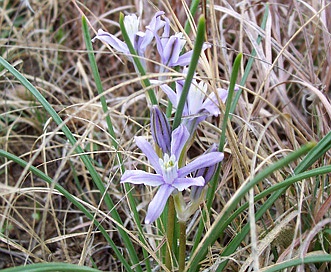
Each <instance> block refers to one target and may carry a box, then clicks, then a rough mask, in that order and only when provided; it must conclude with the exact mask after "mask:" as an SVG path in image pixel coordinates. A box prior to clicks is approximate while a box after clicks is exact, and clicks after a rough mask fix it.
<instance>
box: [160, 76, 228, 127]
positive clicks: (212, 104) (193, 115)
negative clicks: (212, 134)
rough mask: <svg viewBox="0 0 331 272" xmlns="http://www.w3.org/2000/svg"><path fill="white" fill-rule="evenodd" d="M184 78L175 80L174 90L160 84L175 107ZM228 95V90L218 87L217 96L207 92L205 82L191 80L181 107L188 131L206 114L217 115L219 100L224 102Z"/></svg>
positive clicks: (206, 115) (205, 116)
mask: <svg viewBox="0 0 331 272" xmlns="http://www.w3.org/2000/svg"><path fill="white" fill-rule="evenodd" d="M183 86H184V80H177V81H176V91H174V90H172V89H171V88H170V87H169V86H168V85H166V84H163V85H161V86H160V87H161V89H162V90H163V91H164V92H165V93H166V94H167V96H168V98H169V100H170V101H171V103H172V104H173V105H174V107H175V108H176V107H177V105H178V102H179V99H180V96H181V94H182V89H183ZM227 97H228V90H225V89H222V88H218V89H217V96H216V94H215V93H214V92H212V93H211V94H209V95H208V94H207V84H206V83H204V82H203V81H200V82H199V83H198V82H197V81H196V80H194V79H193V80H192V84H191V86H190V90H189V93H188V96H187V99H186V103H185V106H184V109H183V117H184V119H183V123H184V124H185V125H186V127H187V129H188V130H189V132H190V133H193V132H194V130H195V129H196V127H197V125H198V124H199V123H200V122H202V121H203V120H205V119H206V118H207V117H208V116H211V115H213V116H218V115H219V114H220V113H221V111H220V106H219V100H220V101H222V102H223V103H225V101H226V99H227Z"/></svg>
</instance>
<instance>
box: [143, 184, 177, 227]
mask: <svg viewBox="0 0 331 272" xmlns="http://www.w3.org/2000/svg"><path fill="white" fill-rule="evenodd" d="M173 190H175V188H174V187H172V186H170V185H168V184H164V185H161V186H160V188H159V190H158V191H157V193H156V195H155V196H154V198H153V200H152V201H151V203H149V206H148V210H147V215H146V218H145V223H146V224H151V223H153V222H154V221H155V220H156V219H157V218H158V217H159V216H160V215H161V213H162V212H163V209H164V206H165V205H166V203H167V200H168V198H169V196H170V195H171V193H172V192H173Z"/></svg>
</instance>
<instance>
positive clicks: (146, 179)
mask: <svg viewBox="0 0 331 272" xmlns="http://www.w3.org/2000/svg"><path fill="white" fill-rule="evenodd" d="M121 183H132V184H144V185H149V186H160V185H161V184H163V183H164V180H163V178H162V176H160V175H159V174H152V173H147V172H145V171H142V170H127V171H125V172H124V174H123V176H122V178H121Z"/></svg>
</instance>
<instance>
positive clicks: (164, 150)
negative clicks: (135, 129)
mask: <svg viewBox="0 0 331 272" xmlns="http://www.w3.org/2000/svg"><path fill="white" fill-rule="evenodd" d="M120 25H121V30H122V34H123V38H124V41H122V40H120V39H119V38H117V37H115V36H114V35H112V34H110V33H108V32H105V31H103V30H101V29H100V30H99V31H98V33H97V35H96V36H95V37H94V39H93V40H92V41H95V40H96V39H98V40H101V41H103V42H105V43H107V44H109V45H110V46H111V47H112V48H113V49H115V50H116V51H118V52H119V53H122V54H124V55H125V57H126V58H127V59H128V60H129V61H132V62H133V63H134V67H135V69H136V72H137V74H139V75H146V72H148V71H146V69H147V65H146V60H147V58H146V56H145V52H146V49H147V47H151V48H152V50H153V46H154V52H155V53H158V54H159V59H160V60H161V63H160V66H159V69H158V71H159V72H160V73H162V72H164V69H165V67H176V69H177V70H179V71H180V70H182V75H184V79H179V80H176V81H175V87H174V89H172V87H171V86H169V85H167V84H166V83H164V82H165V81H163V80H164V79H165V78H164V77H162V76H159V77H158V80H154V81H152V82H154V83H157V84H156V85H158V86H160V89H161V90H162V92H163V93H165V94H166V96H167V98H168V101H169V103H172V104H173V105H174V110H173V111H174V113H175V119H174V122H173V124H172V125H171V124H170V121H169V118H168V117H167V116H166V114H165V113H164V112H163V111H162V106H159V105H158V102H159V101H157V100H156V96H155V93H154V91H153V92H152V93H151V92H149V93H147V96H148V97H147V101H148V102H150V103H149V104H150V105H149V106H150V113H151V114H150V116H151V119H150V124H151V134H152V139H153V141H154V146H153V145H152V144H151V143H149V142H148V141H147V140H146V139H145V138H144V137H142V136H138V137H135V142H136V145H137V146H138V147H139V148H140V150H141V151H142V152H143V153H144V154H145V155H146V157H147V159H148V161H149V163H150V165H151V166H152V168H153V169H154V171H155V172H153V173H150V172H146V171H143V170H126V171H125V172H124V173H123V175H122V177H121V183H131V184H144V185H149V186H156V187H158V190H157V192H156V194H155V196H154V197H153V199H152V201H151V202H150V203H149V205H148V209H147V214H146V217H145V223H146V224H152V223H153V222H154V221H155V220H156V219H158V218H159V217H160V215H161V214H162V212H163V210H164V208H165V206H166V204H167V201H168V199H169V198H170V197H171V198H173V200H174V201H173V202H172V203H174V205H172V208H173V209H176V214H177V219H178V222H179V223H180V224H182V225H180V226H181V228H182V226H184V233H185V228H186V225H185V224H186V221H187V220H189V218H190V216H191V215H192V214H193V213H194V212H195V211H196V210H197V209H198V207H199V205H200V203H201V201H203V199H204V195H205V194H204V192H205V188H206V185H207V183H208V182H209V181H210V180H211V178H212V176H213V175H214V173H215V172H216V168H217V166H218V164H219V163H220V162H221V161H222V160H223V158H224V154H223V152H221V151H219V150H218V149H217V146H216V145H215V144H212V146H211V147H210V148H209V149H207V151H206V152H205V153H203V154H201V155H200V156H197V157H196V158H194V159H192V158H190V160H189V162H188V163H187V159H188V158H187V151H188V150H189V148H190V146H191V145H192V143H193V142H194V135H195V132H196V130H197V128H198V126H199V123H201V122H202V121H205V120H206V119H207V117H208V116H217V115H219V114H220V113H221V112H220V103H222V102H223V103H224V102H225V101H226V99H227V96H228V91H227V90H225V89H221V88H218V89H217V92H215V93H214V92H208V87H207V86H208V85H207V84H206V83H205V82H203V81H199V82H198V80H196V79H193V77H194V74H195V69H196V67H197V65H198V60H199V56H200V54H201V52H203V51H204V50H206V49H207V48H209V47H210V45H209V44H207V43H204V42H203V37H204V32H205V21H204V18H203V17H200V19H199V23H198V33H197V41H196V43H195V46H194V49H193V50H189V51H187V52H183V51H184V49H185V44H186V40H185V39H184V34H183V33H180V32H179V33H175V34H171V28H170V21H169V19H168V18H166V17H165V13H164V12H163V11H158V12H156V14H155V15H154V16H153V18H152V19H151V22H150V23H149V25H148V26H146V28H145V31H141V30H139V18H138V17H137V16H136V15H134V14H132V15H127V16H125V17H124V18H123V16H122V21H121V19H120ZM187 65H188V67H186V66H187ZM142 84H143V85H144V86H143V87H146V86H150V81H149V80H148V82H147V83H146V82H143V83H142ZM178 120H179V122H178ZM184 190H187V191H188V192H190V194H191V196H190V201H189V203H186V202H185V200H184V197H183V194H182V191H184ZM169 209H171V207H170V204H169ZM168 215H170V217H171V215H173V216H172V218H169V216H168V222H167V223H168V226H167V228H168V229H172V231H173V229H174V227H173V226H171V223H170V222H169V221H174V218H173V217H175V216H176V215H175V213H171V212H168ZM170 236H173V232H171V230H170V231H169V230H168V232H167V238H168V242H169V244H168V246H167V249H168V248H169V247H170V249H171V246H172V243H171V242H170V241H171V240H172V239H171V237H170ZM184 236H185V235H184ZM184 236H182V237H184ZM179 242H180V248H179V251H180V252H179V261H178V262H179V270H183V269H184V267H185V243H186V241H181V240H180V241H179ZM168 251H169V252H171V250H169V249H168ZM169 252H168V255H169V254H170V253H169ZM168 255H167V256H166V261H165V262H166V266H167V267H168V268H169V269H171V267H172V265H171V263H170V261H169V260H170V258H169V256H168Z"/></svg>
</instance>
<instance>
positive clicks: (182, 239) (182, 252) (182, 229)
mask: <svg viewBox="0 0 331 272" xmlns="http://www.w3.org/2000/svg"><path fill="white" fill-rule="evenodd" d="M185 257H186V222H185V221H180V222H179V272H182V271H184V270H185Z"/></svg>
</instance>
